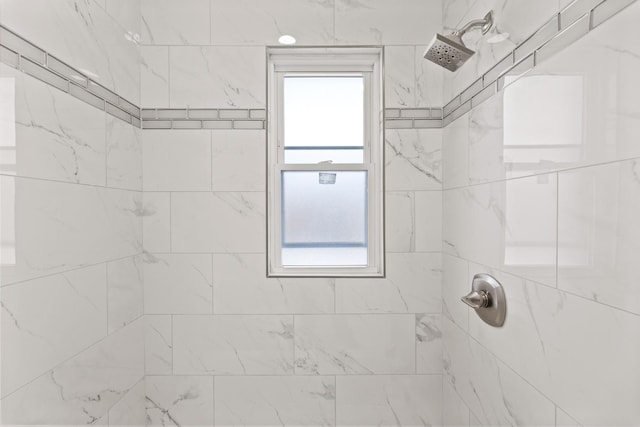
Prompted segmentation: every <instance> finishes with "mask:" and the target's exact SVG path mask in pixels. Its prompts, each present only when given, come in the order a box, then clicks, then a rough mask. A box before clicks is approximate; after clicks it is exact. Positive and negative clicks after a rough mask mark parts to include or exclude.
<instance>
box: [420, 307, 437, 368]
mask: <svg viewBox="0 0 640 427" xmlns="http://www.w3.org/2000/svg"><path fill="white" fill-rule="evenodd" d="M441 324H442V321H441V315H440V314H416V373H418V374H441V373H442V325H441Z"/></svg>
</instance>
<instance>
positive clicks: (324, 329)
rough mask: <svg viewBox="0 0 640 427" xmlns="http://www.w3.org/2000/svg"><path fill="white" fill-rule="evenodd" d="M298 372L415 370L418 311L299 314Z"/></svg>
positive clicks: (372, 372)
mask: <svg viewBox="0 0 640 427" xmlns="http://www.w3.org/2000/svg"><path fill="white" fill-rule="evenodd" d="M294 333H295V337H296V342H295V346H296V349H295V357H296V359H295V364H296V373H297V374H319V375H331V374H392V373H413V372H414V371H415V316H414V315H407V314H385V315H364V314H363V315H306V316H297V317H296V319H295V332H294Z"/></svg>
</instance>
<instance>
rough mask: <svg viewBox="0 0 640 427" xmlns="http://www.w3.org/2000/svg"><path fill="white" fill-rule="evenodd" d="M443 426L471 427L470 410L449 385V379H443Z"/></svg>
mask: <svg viewBox="0 0 640 427" xmlns="http://www.w3.org/2000/svg"><path fill="white" fill-rule="evenodd" d="M442 386H443V387H442V425H443V426H444V427H469V426H470V425H471V424H470V420H469V415H470V414H469V408H467V405H465V403H464V401H463V400H462V399H461V398H460V396H458V393H456V391H455V389H454V388H453V387H452V385H451V383H449V377H447V376H445V377H444V378H443V385H442Z"/></svg>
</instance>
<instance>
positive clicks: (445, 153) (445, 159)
mask: <svg viewBox="0 0 640 427" xmlns="http://www.w3.org/2000/svg"><path fill="white" fill-rule="evenodd" d="M479 108H482V107H479ZM442 135H443V138H442V139H443V141H442V186H443V188H445V189H449V188H456V187H462V186H465V185H468V184H469V114H465V115H463V116H461V117H459V118H458V119H457V120H455V121H454V122H452V123H451V124H449V125H448V126H447V127H445V128H444V129H443V130H442Z"/></svg>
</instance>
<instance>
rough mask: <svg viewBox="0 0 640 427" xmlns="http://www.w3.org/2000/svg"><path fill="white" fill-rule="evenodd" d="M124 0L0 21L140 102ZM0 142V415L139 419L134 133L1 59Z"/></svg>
mask: <svg viewBox="0 0 640 427" xmlns="http://www.w3.org/2000/svg"><path fill="white" fill-rule="evenodd" d="M121 6H124V3H123V2H119V1H115V0H106V1H102V2H93V1H82V2H80V1H77V2H74V1H56V2H51V1H45V0H40V1H36V0H29V1H24V0H2V1H1V2H0V22H1V23H2V24H3V25H7V26H8V27H10V28H12V29H13V30H15V31H16V32H18V33H19V34H21V35H23V36H25V37H27V38H29V39H31V40H33V41H34V42H35V43H38V44H39V45H40V46H41V47H43V48H45V49H47V50H48V51H49V52H50V53H52V54H55V55H56V56H57V57H59V58H64V59H65V60H66V61H68V62H69V63H72V64H73V65H74V66H75V67H78V68H82V69H83V70H84V72H86V73H87V74H90V75H92V78H94V79H95V80H97V81H99V82H101V83H102V84H103V85H105V86H106V87H108V88H110V89H111V90H115V91H118V92H119V93H121V94H123V95H124V96H126V97H127V98H129V99H131V100H132V101H134V102H138V98H139V95H138V93H139V77H138V74H139V72H138V69H139V61H138V59H137V58H138V55H139V54H138V52H137V47H136V46H135V45H133V44H131V43H130V42H128V41H127V40H126V39H125V38H124V37H123V35H124V34H126V33H127V31H128V30H127V29H126V28H125V27H123V26H122V25H121V24H122V22H121V21H120V20H119V18H118V17H119V16H121V13H122V9H121ZM136 10H137V9H136V8H133V9H131V10H129V11H128V12H127V13H126V14H125V15H126V16H130V14H132V13H135V11H136ZM138 15H139V13H138ZM0 41H2V40H0ZM0 149H1V151H0V156H1V157H0V196H1V206H2V208H1V211H0V224H1V228H0V239H1V245H2V246H1V258H0V259H1V264H2V265H1V277H0V284H1V288H0V295H1V296H0V299H1V302H2V313H1V316H2V318H1V320H2V323H1V326H2V330H1V333H2V338H1V344H2V352H1V353H2V374H1V384H2V388H1V395H2V400H1V407H2V424H3V425H45V424H46V425H66V426H71V425H82V424H97V425H108V424H111V425H128V426H133V425H144V423H145V414H144V391H145V390H144V381H143V378H144V347H143V345H144V337H143V334H144V319H143V299H142V292H143V280H142V270H143V262H142V260H143V256H142V218H141V216H140V213H141V209H142V169H141V165H142V141H141V130H139V129H135V128H134V127H132V126H130V125H128V124H126V123H124V122H122V121H120V120H118V119H116V118H114V117H112V116H109V115H107V114H106V113H105V112H104V111H100V110H98V109H96V108H94V107H92V106H89V105H88V104H85V103H83V102H81V101H79V100H77V99H76V98H73V97H72V96H70V95H68V94H66V93H63V92H61V91H59V90H58V89H55V88H53V87H51V86H48V85H47V84H45V83H43V82H41V81H39V80H36V79H35V78H33V77H30V76H28V75H26V74H23V73H20V72H18V71H16V70H14V69H13V68H10V67H8V66H5V65H3V64H2V65H0Z"/></svg>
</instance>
